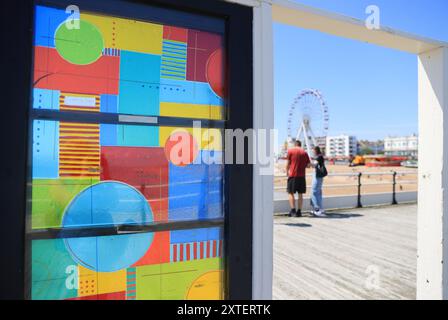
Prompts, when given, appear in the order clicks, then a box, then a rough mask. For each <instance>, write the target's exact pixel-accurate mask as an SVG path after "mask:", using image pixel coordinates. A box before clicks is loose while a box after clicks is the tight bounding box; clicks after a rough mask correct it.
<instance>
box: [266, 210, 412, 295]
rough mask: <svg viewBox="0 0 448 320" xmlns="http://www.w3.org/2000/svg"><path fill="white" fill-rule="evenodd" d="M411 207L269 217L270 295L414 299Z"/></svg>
mask: <svg viewBox="0 0 448 320" xmlns="http://www.w3.org/2000/svg"><path fill="white" fill-rule="evenodd" d="M416 262H417V206H416V205H415V204H413V205H397V206H388V207H378V208H365V209H349V210H343V211H337V212H334V213H330V214H329V217H327V218H312V217H303V218H289V217H279V216H276V217H275V218H274V279H273V281H274V283H273V298H274V299H313V300H314V299H356V300H358V299H415V294H416Z"/></svg>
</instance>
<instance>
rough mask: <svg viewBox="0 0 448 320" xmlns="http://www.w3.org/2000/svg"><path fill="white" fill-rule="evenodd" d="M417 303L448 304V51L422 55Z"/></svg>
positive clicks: (420, 69) (419, 85) (419, 65)
mask: <svg viewBox="0 0 448 320" xmlns="http://www.w3.org/2000/svg"><path fill="white" fill-rule="evenodd" d="M418 87H419V89H418V94H419V97H418V104H419V134H420V145H419V189H418V191H419V195H418V202H419V204H418V253H417V256H418V258H417V298H418V299H448V279H447V277H448V256H447V254H448V207H447V206H448V202H447V200H448V199H447V194H446V192H445V189H447V187H448V125H447V124H448V48H440V49H436V50H432V51H429V52H426V53H422V54H420V55H419V62H418Z"/></svg>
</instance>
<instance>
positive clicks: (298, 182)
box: [286, 177, 306, 194]
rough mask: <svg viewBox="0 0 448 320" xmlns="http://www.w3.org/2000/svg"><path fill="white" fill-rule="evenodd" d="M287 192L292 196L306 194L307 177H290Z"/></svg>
mask: <svg viewBox="0 0 448 320" xmlns="http://www.w3.org/2000/svg"><path fill="white" fill-rule="evenodd" d="M286 191H287V192H288V193H290V194H294V193H306V179H305V177H289V178H288V186H287V187H286Z"/></svg>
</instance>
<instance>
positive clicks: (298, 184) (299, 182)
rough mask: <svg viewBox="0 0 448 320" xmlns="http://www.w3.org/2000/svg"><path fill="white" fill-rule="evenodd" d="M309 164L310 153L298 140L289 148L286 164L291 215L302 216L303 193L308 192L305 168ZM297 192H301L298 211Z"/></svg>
mask: <svg viewBox="0 0 448 320" xmlns="http://www.w3.org/2000/svg"><path fill="white" fill-rule="evenodd" d="M309 165H310V157H309V156H308V153H306V151H305V150H303V149H302V143H301V142H300V141H299V140H296V141H295V142H294V147H293V148H290V149H289V150H288V164H287V165H286V173H287V175H288V186H287V192H288V194H289V205H290V206H291V211H290V212H289V216H290V217H301V216H302V204H303V194H304V193H306V179H305V169H306V168H307V167H308V166H309ZM296 192H297V193H298V194H299V200H298V203H297V211H296V206H295V198H294V194H295V193H296Z"/></svg>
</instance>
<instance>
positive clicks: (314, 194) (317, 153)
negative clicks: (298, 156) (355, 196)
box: [311, 146, 328, 217]
mask: <svg viewBox="0 0 448 320" xmlns="http://www.w3.org/2000/svg"><path fill="white" fill-rule="evenodd" d="M313 153H314V155H313V156H314V157H313V159H314V160H313V163H312V166H313V167H314V169H315V170H314V175H313V183H312V187H311V202H312V204H313V211H312V214H313V215H314V216H316V217H322V216H325V211H324V209H323V203H322V185H323V182H324V178H325V177H326V176H327V175H328V172H327V168H326V167H325V159H324V156H323V155H322V151H321V150H320V148H319V147H317V146H316V147H314V148H313Z"/></svg>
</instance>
